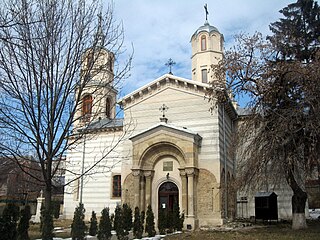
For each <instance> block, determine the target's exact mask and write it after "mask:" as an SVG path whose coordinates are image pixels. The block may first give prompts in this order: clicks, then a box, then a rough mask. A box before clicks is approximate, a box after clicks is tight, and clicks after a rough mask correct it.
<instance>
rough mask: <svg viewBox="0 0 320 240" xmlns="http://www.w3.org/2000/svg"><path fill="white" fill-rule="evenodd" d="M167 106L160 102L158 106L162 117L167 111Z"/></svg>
mask: <svg viewBox="0 0 320 240" xmlns="http://www.w3.org/2000/svg"><path fill="white" fill-rule="evenodd" d="M168 109H169V108H168V107H167V106H166V105H165V104H162V106H161V107H160V108H159V110H160V112H162V117H163V118H165V117H166V116H165V112H166V111H168Z"/></svg>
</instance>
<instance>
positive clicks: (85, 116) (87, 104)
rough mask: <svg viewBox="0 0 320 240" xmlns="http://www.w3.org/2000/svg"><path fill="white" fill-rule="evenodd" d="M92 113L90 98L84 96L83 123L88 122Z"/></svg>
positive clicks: (89, 96) (88, 95)
mask: <svg viewBox="0 0 320 240" xmlns="http://www.w3.org/2000/svg"><path fill="white" fill-rule="evenodd" d="M91 113H92V96H91V95H90V94H87V95H85V96H84V97H83V98H82V117H83V120H84V121H89V120H90V117H91Z"/></svg>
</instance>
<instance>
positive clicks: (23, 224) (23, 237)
mask: <svg viewBox="0 0 320 240" xmlns="http://www.w3.org/2000/svg"><path fill="white" fill-rule="evenodd" d="M20 214H21V217H20V221H19V224H18V240H29V239H30V238H29V234H28V230H29V221H30V219H31V213H30V206H29V205H26V206H25V207H24V208H23V209H22V210H21V213H20Z"/></svg>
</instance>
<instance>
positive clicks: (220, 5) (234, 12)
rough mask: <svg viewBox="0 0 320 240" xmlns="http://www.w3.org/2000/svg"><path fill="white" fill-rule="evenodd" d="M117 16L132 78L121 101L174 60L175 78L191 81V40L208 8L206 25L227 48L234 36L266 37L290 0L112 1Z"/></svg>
mask: <svg viewBox="0 0 320 240" xmlns="http://www.w3.org/2000/svg"><path fill="white" fill-rule="evenodd" d="M114 2H115V17H116V19H117V20H122V21H123V24H124V28H125V29H124V30H125V45H126V46H127V48H128V49H130V47H131V44H133V46H134V60H133V69H132V71H131V77H130V78H129V79H127V80H126V82H125V85H124V87H123V92H122V94H121V95H122V96H123V95H124V94H127V93H129V92H130V91H133V90H135V89H137V88H139V87H141V86H142V85H144V84H146V83H148V82H150V81H152V80H154V79H156V78H158V77H160V76H161V75H163V74H165V73H167V72H168V69H167V68H166V67H165V63H166V61H167V60H168V59H169V58H172V59H173V60H174V61H175V62H176V65H175V66H174V67H173V73H174V75H177V76H180V77H184V78H189V79H190V77H191V60H190V57H191V46H190V38H191V36H192V34H193V33H194V32H195V30H196V29H197V28H198V27H200V26H201V25H203V23H204V21H205V14H204V8H203V6H204V4H205V3H206V2H207V3H208V10H209V16H208V20H209V23H210V24H211V25H213V26H215V27H217V28H218V29H219V31H220V32H221V33H222V34H223V35H224V37H225V40H226V43H225V45H226V47H229V45H230V44H229V43H230V40H231V39H232V37H233V35H235V34H237V33H239V32H247V33H253V32H255V31H260V32H262V33H265V34H268V33H269V32H268V29H269V27H268V26H269V24H270V23H271V22H274V21H276V20H278V19H279V17H281V15H280V14H279V13H278V11H279V10H280V9H282V8H283V7H285V6H287V5H288V4H289V3H291V2H293V1H289V0H215V1H202V0H183V1H181V0H152V1H150V0H134V1H133V0H115V1H114Z"/></svg>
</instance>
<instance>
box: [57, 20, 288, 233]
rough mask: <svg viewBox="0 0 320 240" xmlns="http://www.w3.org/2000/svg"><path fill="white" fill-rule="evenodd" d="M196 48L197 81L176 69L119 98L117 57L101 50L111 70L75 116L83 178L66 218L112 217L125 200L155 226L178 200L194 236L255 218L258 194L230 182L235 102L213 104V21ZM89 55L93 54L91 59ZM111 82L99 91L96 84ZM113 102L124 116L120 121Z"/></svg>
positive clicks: (69, 190)
mask: <svg viewBox="0 0 320 240" xmlns="http://www.w3.org/2000/svg"><path fill="white" fill-rule="evenodd" d="M190 42H191V49H192V56H191V61H192V64H191V65H192V67H191V69H190V72H191V79H185V78H181V77H178V76H174V75H173V74H171V72H170V73H169V74H165V75H163V76H160V77H159V78H157V79H155V80H153V81H152V82H150V83H148V84H146V85H145V86H142V87H141V88H139V89H137V90H135V91H133V92H131V93H129V94H127V95H126V96H124V97H123V98H121V99H117V91H116V90H115V89H114V87H113V62H114V56H113V54H112V53H111V52H108V51H107V50H103V53H102V54H100V55H99V59H98V61H96V63H95V64H97V65H99V64H102V63H103V64H105V65H107V66H108V69H105V70H102V71H101V68H99V66H97V68H98V69H100V71H99V73H98V74H96V75H95V76H94V78H93V81H92V82H93V83H92V88H90V86H89V87H87V89H86V91H84V93H83V101H82V106H80V107H79V110H78V112H77V114H76V117H78V119H79V120H77V121H76V122H75V125H74V129H78V130H79V129H80V130H81V128H83V127H84V126H86V129H87V130H86V133H85V136H84V139H83V140H82V142H81V143H79V144H77V145H76V146H74V148H72V149H70V150H69V152H68V154H67V160H66V165H67V171H66V176H65V178H66V182H68V181H70V180H72V179H73V178H74V173H78V174H81V173H84V176H83V177H81V178H78V179H76V180H75V181H73V182H72V183H71V184H70V185H68V186H67V187H66V188H65V193H64V210H63V212H64V217H65V218H67V219H72V218H73V213H74V209H75V207H76V206H78V205H79V203H83V204H84V207H85V209H86V219H90V216H91V211H95V212H96V213H97V214H98V216H99V214H100V212H101V210H102V209H103V208H104V207H109V208H110V213H113V212H114V209H115V207H116V206H117V204H123V203H127V204H129V205H130V206H131V208H132V209H134V207H136V206H138V207H139V208H140V210H146V208H147V206H148V205H150V206H151V207H152V210H153V212H154V215H155V222H156V223H157V218H158V212H159V209H160V208H162V209H165V210H166V211H170V210H172V209H173V205H174V204H178V205H179V207H180V211H181V212H183V213H184V215H185V220H184V227H185V228H186V229H191V230H194V229H197V228H199V227H203V226H216V225H221V224H223V223H224V221H225V220H226V219H230V218H234V217H236V216H239V214H240V215H241V214H242V217H249V216H251V215H254V208H252V206H253V201H254V197H251V198H249V199H248V198H247V197H242V196H240V195H239V194H238V196H237V193H236V192H235V191H234V190H233V188H232V185H231V182H232V180H233V179H234V177H235V168H236V159H235V157H234V155H233V154H232V153H231V152H232V151H231V145H232V137H233V135H234V134H235V132H236V127H237V121H238V119H239V118H238V117H239V111H238V109H237V104H236V103H235V102H233V101H229V102H228V104H224V105H219V106H217V107H216V108H214V109H213V110H212V111H210V107H211V106H212V103H211V102H209V101H208V98H207V90H208V89H209V88H210V85H209V83H210V82H212V81H214V79H213V74H212V73H211V72H210V69H211V65H213V64H217V62H218V61H219V60H221V59H222V57H223V43H224V38H223V35H222V34H221V33H220V32H219V30H218V29H217V28H216V27H214V26H212V25H210V24H209V22H208V21H205V23H204V25H202V26H200V27H199V28H198V29H196V31H195V32H194V33H193V34H192V36H191V41H190ZM84 55H85V56H84V57H85V58H90V53H86V54H84ZM85 68H86V61H84V64H83V69H85ZM98 80H99V81H98ZM103 81H105V84H101V86H98V88H97V84H95V83H94V82H100V83H101V82H103ZM93 86H94V87H93ZM93 89H94V90H93ZM99 96H102V97H99ZM96 99H98V100H96ZM95 101H96V102H95ZM115 103H117V104H118V105H119V106H120V107H121V109H122V110H123V118H118V117H117V115H116V108H115V107H113V106H115ZM92 116H94V119H91V120H92V121H90V123H89V124H87V123H86V122H87V121H88V118H92ZM92 166H94V167H92ZM290 197H291V196H290V195H288V196H286V197H285V199H284V200H283V201H284V202H286V201H290ZM237 199H238V200H239V199H240V200H241V201H238V202H237ZM279 204H280V202H279ZM280 207H281V206H278V208H280ZM239 208H241V209H239ZM244 209H245V212H246V213H245V216H243V215H244ZM248 209H249V210H248ZM237 214H238V215H237Z"/></svg>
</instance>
